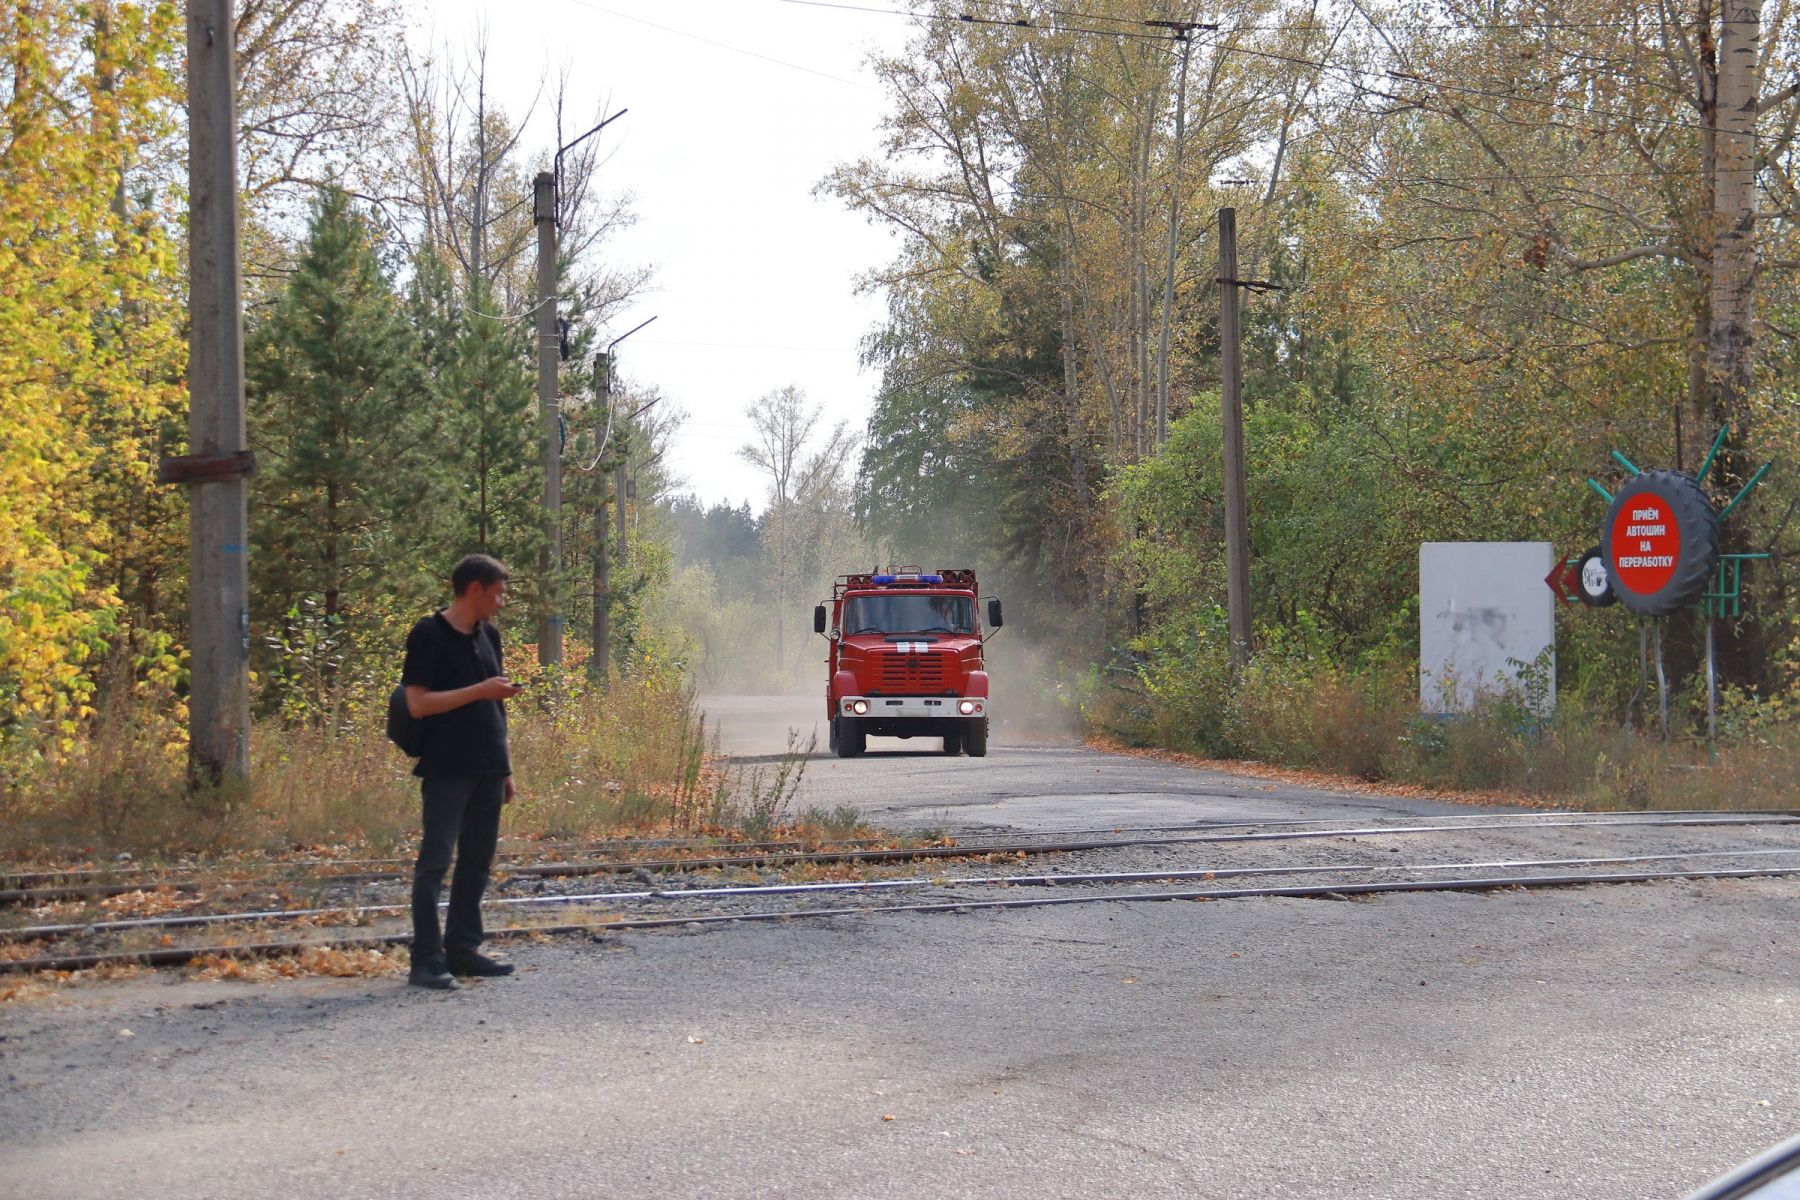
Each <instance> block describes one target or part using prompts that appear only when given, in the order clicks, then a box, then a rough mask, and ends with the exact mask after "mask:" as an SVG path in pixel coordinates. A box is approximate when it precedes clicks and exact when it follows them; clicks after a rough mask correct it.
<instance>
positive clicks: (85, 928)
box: [0, 846, 1800, 943]
mask: <svg viewBox="0 0 1800 1200" xmlns="http://www.w3.org/2000/svg"><path fill="white" fill-rule="evenodd" d="M1784 854H1785V855H1795V854H1800V846H1796V847H1793V848H1783V849H1765V850H1695V851H1691V852H1688V853H1677V854H1632V855H1618V856H1611V857H1605V858H1540V859H1499V860H1492V861H1486V862H1453V863H1336V864H1331V863H1327V864H1310V865H1306V866H1292V867H1285V866H1275V867H1191V868H1186V869H1179V870H1163V871H1102V872H1087V873H1080V874H1076V873H1069V874H1053V875H972V876H963V877H946V876H929V877H927V876H914V877H910V878H906V879H863V880H840V881H835V882H830V883H766V884H745V885H741V886H732V887H703V888H654V889H642V890H637V891H628V892H586V893H570V894H563V895H554V896H501V897H496V898H494V899H491V900H487V901H485V902H484V907H486V908H536V907H547V908H555V907H560V906H576V905H593V904H629V903H642V902H647V901H657V900H673V901H683V900H712V899H731V898H745V897H756V896H805V895H819V894H830V893H836V892H865V893H866V892H887V891H904V890H907V889H911V888H941V889H946V890H948V889H954V888H957V887H1061V886H1067V885H1071V884H1096V883H1103V884H1113V883H1152V882H1158V881H1164V880H1167V881H1177V880H1184V879H1236V878H1245V877H1255V876H1264V875H1330V874H1337V873H1349V874H1354V873H1358V872H1371V871H1372V872H1384V873H1398V872H1402V871H1472V870H1524V869H1531V868H1542V867H1595V866H1623V865H1627V864H1632V863H1652V862H1692V861H1694V860H1697V859H1709V858H1714V859H1717V858H1725V859H1730V858H1761V857H1765V856H1770V855H1784ZM438 907H439V908H447V907H449V905H448V902H446V901H440V902H439V904H438ZM411 908H412V906H411V905H410V904H357V905H338V906H336V907H331V908H299V909H262V910H254V911H246V912H226V913H184V914H179V915H171V916H160V917H126V918H121V919H118V920H113V921H89V922H85V923H84V922H79V921H76V922H66V923H63V924H58V925H28V926H21V927H17V928H13V929H0V943H7V942H28V941H36V940H39V939H42V938H60V937H66V936H68V935H70V934H77V935H82V936H86V935H90V934H99V933H126V932H130V931H132V930H142V929H194V928H200V927H203V926H208V925H236V924H249V923H252V922H259V921H283V920H289V921H291V920H300V919H302V918H307V917H328V916H334V915H337V914H342V915H344V916H346V917H348V918H349V919H351V920H352V921H354V920H356V919H358V918H360V917H365V916H371V915H374V914H378V913H397V912H409V911H411ZM340 928H341V926H340Z"/></svg>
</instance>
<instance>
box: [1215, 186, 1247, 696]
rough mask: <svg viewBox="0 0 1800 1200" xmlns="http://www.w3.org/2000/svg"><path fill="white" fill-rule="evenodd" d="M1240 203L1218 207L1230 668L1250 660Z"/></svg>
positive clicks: (1220, 370)
mask: <svg viewBox="0 0 1800 1200" xmlns="http://www.w3.org/2000/svg"><path fill="white" fill-rule="evenodd" d="M1237 271H1238V265H1237V209H1235V208H1221V209H1220V210H1219V343H1220V346H1221V349H1222V355H1221V361H1220V364H1219V384H1220V387H1219V391H1220V400H1221V401H1222V403H1223V406H1224V431H1225V594H1226V602H1227V610H1228V611H1227V617H1228V624H1229V629H1230V633H1231V668H1232V670H1233V672H1237V671H1242V670H1243V669H1244V668H1245V667H1246V666H1247V665H1249V662H1250V650H1251V646H1250V520H1249V514H1248V510H1247V506H1246V502H1245V498H1244V395H1243V391H1244V357H1243V344H1242V334H1241V331H1240V330H1239V328H1238V288H1239V286H1240V284H1239V280H1238V277H1237Z"/></svg>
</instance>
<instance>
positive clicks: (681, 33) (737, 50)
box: [567, 0, 881, 92]
mask: <svg viewBox="0 0 1800 1200" xmlns="http://www.w3.org/2000/svg"><path fill="white" fill-rule="evenodd" d="M567 2H568V3H570V4H573V5H576V6H578V7H580V8H587V9H592V10H593V11H595V12H597V13H605V14H606V15H607V16H609V17H617V18H618V19H619V20H621V21H635V22H636V23H638V24H639V25H648V26H649V27H650V28H652V29H660V30H662V31H663V32H664V33H672V34H674V35H675V36H676V37H684V38H689V39H691V40H693V41H696V42H701V43H703V44H705V45H708V46H713V47H715V48H717V49H720V50H729V51H730V52H731V53H733V54H742V55H746V56H748V57H750V58H755V59H760V60H761V61H763V62H766V63H773V64H774V65H775V66H778V67H787V68H789V69H790V70H794V71H804V72H806V73H807V74H808V75H817V76H818V77H819V78H820V79H829V80H831V81H832V82H833V83H841V84H845V85H847V86H849V87H853V88H861V89H862V90H863V91H866V92H879V91H880V90H881V89H880V88H878V87H876V86H874V85H873V84H868V83H863V82H862V81H860V80H856V79H845V78H844V77H843V76H842V75H833V74H831V73H830V72H829V71H820V70H817V69H816V68H813V67H807V66H802V65H801V64H799V63H796V62H788V61H787V60H786V59H784V58H774V57H772V56H770V55H767V54H762V53H759V52H758V51H755V50H748V49H745V48H744V47H743V46H733V45H731V44H730V43H729V42H721V41H718V40H716V39H714V38H709V37H704V36H702V35H701V34H698V33H693V32H691V31H689V30H686V29H677V28H675V27H674V26H673V25H663V24H660V23H658V22H656V21H650V20H646V19H645V18H643V17H637V16H633V15H631V14H630V13H622V12H617V11H615V10H614V9H610V8H604V7H602V6H601V5H598V4H595V3H593V2H592V0H567Z"/></svg>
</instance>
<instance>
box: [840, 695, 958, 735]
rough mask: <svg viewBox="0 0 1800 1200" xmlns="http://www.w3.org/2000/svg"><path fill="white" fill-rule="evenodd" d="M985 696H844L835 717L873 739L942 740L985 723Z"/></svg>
mask: <svg viewBox="0 0 1800 1200" xmlns="http://www.w3.org/2000/svg"><path fill="white" fill-rule="evenodd" d="M990 709H991V706H990V703H989V701H988V698H987V697H986V696H846V697H845V698H844V699H842V700H840V701H838V715H839V716H840V717H845V718H848V719H850V720H852V721H855V722H856V724H857V725H859V726H861V727H862V728H863V730H864V731H865V732H866V733H869V734H872V735H874V736H876V737H942V736H944V735H945V734H947V733H951V732H958V731H959V729H958V727H961V726H968V725H970V724H972V723H974V722H976V721H985V720H987V719H988V715H989V712H990Z"/></svg>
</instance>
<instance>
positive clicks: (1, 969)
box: [0, 867, 1800, 974]
mask: <svg viewBox="0 0 1800 1200" xmlns="http://www.w3.org/2000/svg"><path fill="white" fill-rule="evenodd" d="M1794 875H1800V867H1770V868H1764V869H1742V870H1720V871H1634V872H1630V873H1606V874H1585V875H1583V874H1574V875H1502V876H1496V877H1491V878H1477V879H1434V880H1398V881H1394V882H1389V883H1329V884H1318V885H1310V886H1308V885H1300V886H1286V887H1253V888H1200V889H1194V890H1189V891H1173V892H1112V893H1105V894H1101V895H1087V896H1034V897H1030V898H1026V899H1016V900H951V901H933V902H928V903H919V904H889V905H877V906H867V907H856V908H822V909H810V910H807V909H801V910H791V911H789V910H784V911H779V912H772V911H758V912H744V913H701V914H689V915H686V916H676V917H641V918H633V919H629V920H618V921H582V922H573V923H568V924H562V925H536V926H533V925H516V926H506V927H502V928H499V929H494V930H491V931H489V933H488V937H489V938H491V939H510V938H515V937H542V936H554V935H558V934H572V933H585V934H592V935H604V934H609V933H628V932H636V931H642V930H655V929H669V928H672V927H676V926H696V925H697V926H700V927H703V928H704V927H707V926H712V925H738V924H754V923H761V922H768V921H794V920H817V919H821V918H830V917H866V916H872V915H874V916H879V915H886V914H889V913H966V912H974V911H978V910H982V909H1014V908H1051V907H1057V906H1061V905H1069V904H1106V903H1115V902H1123V903H1164V902H1167V901H1175V900H1195V901H1205V900H1246V899H1256V898H1288V899H1317V898H1325V899H1333V900H1336V899H1343V898H1347V897H1350V896H1377V895H1386V894H1390V893H1403V892H1492V891H1507V890H1514V891H1532V890H1536V889H1542V888H1567V887H1587V886H1598V885H1610V884H1626V883H1660V882H1665V881H1673V880H1712V879H1768V878H1782V877H1788V876H1794ZM411 940H412V935H411V934H408V933H394V934H373V935H365V936H363V937H357V938H335V939H317V940H310V941H281V942H255V943H250V944H246V945H237V946H185V947H161V948H158V949H154V950H140V951H129V950H119V951H104V952H99V953H92V954H71V955H62V956H58V957H46V958H26V959H12V960H7V961H0V974H3V973H8V972H13V973H17V972H25V971H78V970H87V969H89V968H92V967H98V966H106V965H110V964H126V963H137V964H142V965H146V966H168V965H173V964H179V963H184V962H191V961H193V960H194V959H196V958H204V957H208V956H212V955H270V954H290V953H295V952H298V951H303V950H310V949H341V950H358V949H372V948H379V947H384V946H399V945H405V944H406V943H408V942H410V941H411Z"/></svg>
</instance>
